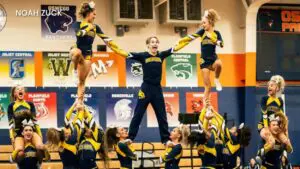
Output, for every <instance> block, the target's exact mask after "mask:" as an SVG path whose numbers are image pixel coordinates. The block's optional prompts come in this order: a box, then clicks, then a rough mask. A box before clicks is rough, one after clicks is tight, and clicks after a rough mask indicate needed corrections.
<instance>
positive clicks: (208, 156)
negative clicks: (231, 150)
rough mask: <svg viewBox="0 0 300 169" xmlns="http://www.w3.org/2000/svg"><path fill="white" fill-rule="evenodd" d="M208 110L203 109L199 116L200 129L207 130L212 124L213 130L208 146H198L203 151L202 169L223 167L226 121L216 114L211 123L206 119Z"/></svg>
mask: <svg viewBox="0 0 300 169" xmlns="http://www.w3.org/2000/svg"><path fill="white" fill-rule="evenodd" d="M206 113H207V110H206V108H203V109H202V110H201V112H200V115H199V125H200V126H199V128H200V129H201V128H204V130H207V128H208V123H210V127H211V128H212V129H211V137H210V138H209V139H208V141H207V142H206V144H204V145H198V151H199V150H202V155H201V156H200V157H201V159H202V164H203V167H202V168H217V167H222V166H223V163H222V161H223V159H222V151H223V144H222V143H223V139H222V138H223V137H224V131H223V130H222V128H224V125H225V120H224V118H223V117H222V116H221V115H220V114H218V113H214V112H212V113H214V114H215V117H213V118H212V119H211V120H210V121H208V120H207V119H205V116H206Z"/></svg>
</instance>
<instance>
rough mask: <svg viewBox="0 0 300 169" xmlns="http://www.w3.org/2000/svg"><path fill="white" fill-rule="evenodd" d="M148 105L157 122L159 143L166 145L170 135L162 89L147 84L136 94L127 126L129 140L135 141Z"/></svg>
mask: <svg viewBox="0 0 300 169" xmlns="http://www.w3.org/2000/svg"><path fill="white" fill-rule="evenodd" d="M149 103H151V105H152V107H153V109H154V112H155V115H156V118H157V121H158V125H159V133H160V138H161V142H162V143H166V142H167V141H168V140H169V136H170V133H169V131H168V129H169V127H168V121H167V113H166V109H165V101H164V97H163V93H162V88H161V86H160V85H152V84H147V83H143V84H142V87H141V89H140V91H139V93H138V102H137V105H136V107H135V110H134V115H133V118H132V120H131V123H130V126H129V138H130V139H131V140H134V139H135V137H136V135H137V133H138V130H139V127H140V124H141V121H142V119H143V116H144V114H145V112H146V109H147V107H148V105H149Z"/></svg>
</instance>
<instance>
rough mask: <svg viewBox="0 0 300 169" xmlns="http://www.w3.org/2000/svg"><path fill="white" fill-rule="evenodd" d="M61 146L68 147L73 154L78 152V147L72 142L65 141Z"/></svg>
mask: <svg viewBox="0 0 300 169" xmlns="http://www.w3.org/2000/svg"><path fill="white" fill-rule="evenodd" d="M61 146H62V147H63V148H64V149H67V150H69V151H71V152H72V153H73V154H75V155H76V153H77V148H76V146H75V145H71V144H68V143H66V142H65V141H64V142H63V143H62V144H61Z"/></svg>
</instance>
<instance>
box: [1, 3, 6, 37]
mask: <svg viewBox="0 0 300 169" xmlns="http://www.w3.org/2000/svg"><path fill="white" fill-rule="evenodd" d="M6 17H7V14H6V11H5V9H4V7H3V6H2V5H1V4H0V32H1V31H2V29H3V28H4V27H5V24H6Z"/></svg>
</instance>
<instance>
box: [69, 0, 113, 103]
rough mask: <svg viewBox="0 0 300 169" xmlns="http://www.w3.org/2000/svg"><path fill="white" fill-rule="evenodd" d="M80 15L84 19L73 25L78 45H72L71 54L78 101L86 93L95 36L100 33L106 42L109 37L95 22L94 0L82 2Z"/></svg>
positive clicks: (80, 100) (81, 99)
mask: <svg viewBox="0 0 300 169" xmlns="http://www.w3.org/2000/svg"><path fill="white" fill-rule="evenodd" d="M79 15H80V17H81V18H82V19H83V20H82V21H80V22H76V23H75V24H74V25H73V27H74V29H75V33H76V38H77V41H76V45H74V46H72V47H71V50H70V56H71V58H72V62H73V64H74V70H73V78H74V80H75V83H76V84H78V89H77V95H78V101H79V102H82V101H83V96H84V93H85V81H86V78H87V76H88V74H89V72H90V69H91V57H92V53H93V52H92V46H93V42H94V39H95V36H96V35H98V36H99V37H100V38H101V39H102V40H103V41H104V42H105V43H107V42H108V41H109V39H108V38H107V36H106V35H104V33H103V31H102V30H101V28H100V27H99V26H98V25H96V24H94V20H95V18H96V10H95V3H94V2H93V1H91V2H89V3H88V2H84V3H82V5H81V8H80V11H79ZM77 69H78V72H77Z"/></svg>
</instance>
